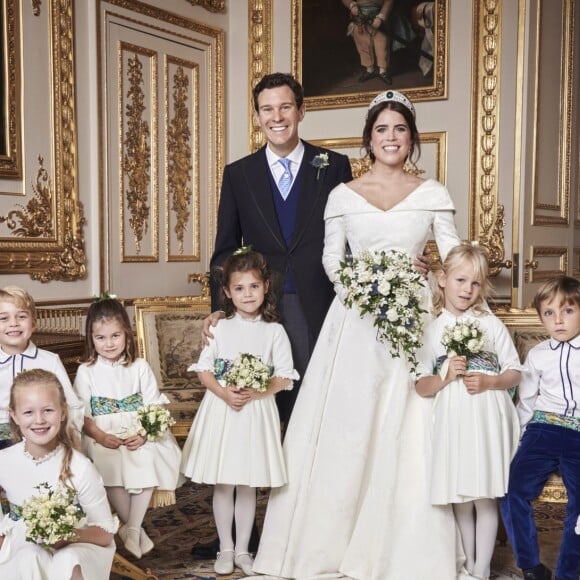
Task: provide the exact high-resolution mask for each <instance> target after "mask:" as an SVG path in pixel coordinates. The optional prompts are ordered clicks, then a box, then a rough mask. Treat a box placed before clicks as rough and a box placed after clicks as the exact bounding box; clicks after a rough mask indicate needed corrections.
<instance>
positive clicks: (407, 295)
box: [338, 250, 425, 371]
mask: <svg viewBox="0 0 580 580" xmlns="http://www.w3.org/2000/svg"><path fill="white" fill-rule="evenodd" d="M338 274H339V278H340V282H341V284H342V285H343V286H344V287H345V288H346V289H347V291H348V293H347V296H346V299H345V303H346V305H347V306H349V307H352V306H357V307H358V309H359V312H360V313H361V315H364V314H370V315H371V316H373V317H374V326H376V327H377V338H378V339H379V340H383V341H387V342H388V343H389V347H390V353H391V355H392V356H395V357H399V356H401V354H404V355H405V357H406V359H407V361H408V362H409V364H410V366H411V369H412V370H413V371H414V370H415V369H416V368H417V359H416V352H417V349H418V348H419V347H420V346H421V341H422V337H423V319H422V317H421V314H422V313H423V312H425V310H423V309H422V308H421V303H422V297H423V292H424V286H423V282H422V280H421V275H420V274H419V273H418V272H417V271H416V270H415V268H414V266H413V262H412V260H411V258H410V257H409V255H408V254H405V253H403V252H399V251H396V250H390V251H388V252H385V251H382V252H363V253H361V254H360V255H359V256H358V257H357V258H353V259H352V260H349V261H347V262H341V264H340V269H339V272H338Z"/></svg>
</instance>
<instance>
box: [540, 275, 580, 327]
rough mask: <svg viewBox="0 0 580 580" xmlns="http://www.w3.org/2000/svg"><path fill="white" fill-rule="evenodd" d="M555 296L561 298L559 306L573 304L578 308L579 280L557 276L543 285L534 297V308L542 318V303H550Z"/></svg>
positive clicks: (579, 300)
mask: <svg viewBox="0 0 580 580" xmlns="http://www.w3.org/2000/svg"><path fill="white" fill-rule="evenodd" d="M556 296H560V297H561V299H562V300H561V302H560V304H559V306H562V305H564V304H575V305H576V306H578V307H579V308H580V280H577V279H576V278H572V277H571V276H558V277H556V278H552V279H551V280H548V281H547V282H546V283H545V284H543V285H542V286H541V287H540V288H539V289H538V292H537V293H536V296H535V297H534V302H533V304H534V308H535V309H536V311H537V313H538V314H539V315H540V318H541V317H542V313H541V308H542V303H543V302H546V301H552V300H553V299H554V298H555V297H556Z"/></svg>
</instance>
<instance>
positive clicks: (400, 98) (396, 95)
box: [369, 90, 415, 117]
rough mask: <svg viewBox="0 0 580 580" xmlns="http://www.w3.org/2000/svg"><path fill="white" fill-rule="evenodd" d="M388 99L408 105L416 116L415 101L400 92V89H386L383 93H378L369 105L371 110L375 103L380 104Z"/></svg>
mask: <svg viewBox="0 0 580 580" xmlns="http://www.w3.org/2000/svg"><path fill="white" fill-rule="evenodd" d="M386 101H397V103H401V105H403V106H404V107H407V109H409V111H411V114H412V115H413V117H415V107H413V103H411V101H410V100H409V99H408V98H407V97H406V96H405V95H404V94H403V93H400V92H399V91H391V90H389V91H385V92H383V93H380V94H378V95H377V96H376V97H375V98H374V99H373V100H372V101H371V104H370V105H369V111H370V110H371V109H372V108H373V107H374V106H375V105H378V104H379V103H383V102H386Z"/></svg>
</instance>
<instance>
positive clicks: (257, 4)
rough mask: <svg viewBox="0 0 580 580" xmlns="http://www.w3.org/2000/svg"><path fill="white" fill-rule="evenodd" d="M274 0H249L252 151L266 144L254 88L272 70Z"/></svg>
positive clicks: (249, 80)
mask: <svg viewBox="0 0 580 580" xmlns="http://www.w3.org/2000/svg"><path fill="white" fill-rule="evenodd" d="M272 24H273V23H272V0H249V3H248V61H249V71H250V74H249V79H248V83H249V90H250V99H249V100H250V151H257V150H258V149H259V148H260V147H261V146H262V145H263V144H264V135H263V134H262V130H261V129H260V127H259V125H257V124H255V123H254V99H253V98H252V89H253V88H254V86H255V85H256V84H257V83H258V81H259V80H260V79H261V78H262V77H263V76H264V75H265V74H268V73H270V72H271V71H272Z"/></svg>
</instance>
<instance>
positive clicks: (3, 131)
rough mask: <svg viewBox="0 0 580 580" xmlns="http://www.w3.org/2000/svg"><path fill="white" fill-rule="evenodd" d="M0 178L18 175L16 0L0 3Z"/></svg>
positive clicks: (20, 162) (17, 42)
mask: <svg viewBox="0 0 580 580" xmlns="http://www.w3.org/2000/svg"><path fill="white" fill-rule="evenodd" d="M0 61H1V70H0V81H1V82H0V177H7V178H20V177H22V135H21V131H22V127H21V122H20V100H21V99H20V9H19V6H18V1H17V0H3V2H2V4H1V5H0Z"/></svg>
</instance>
